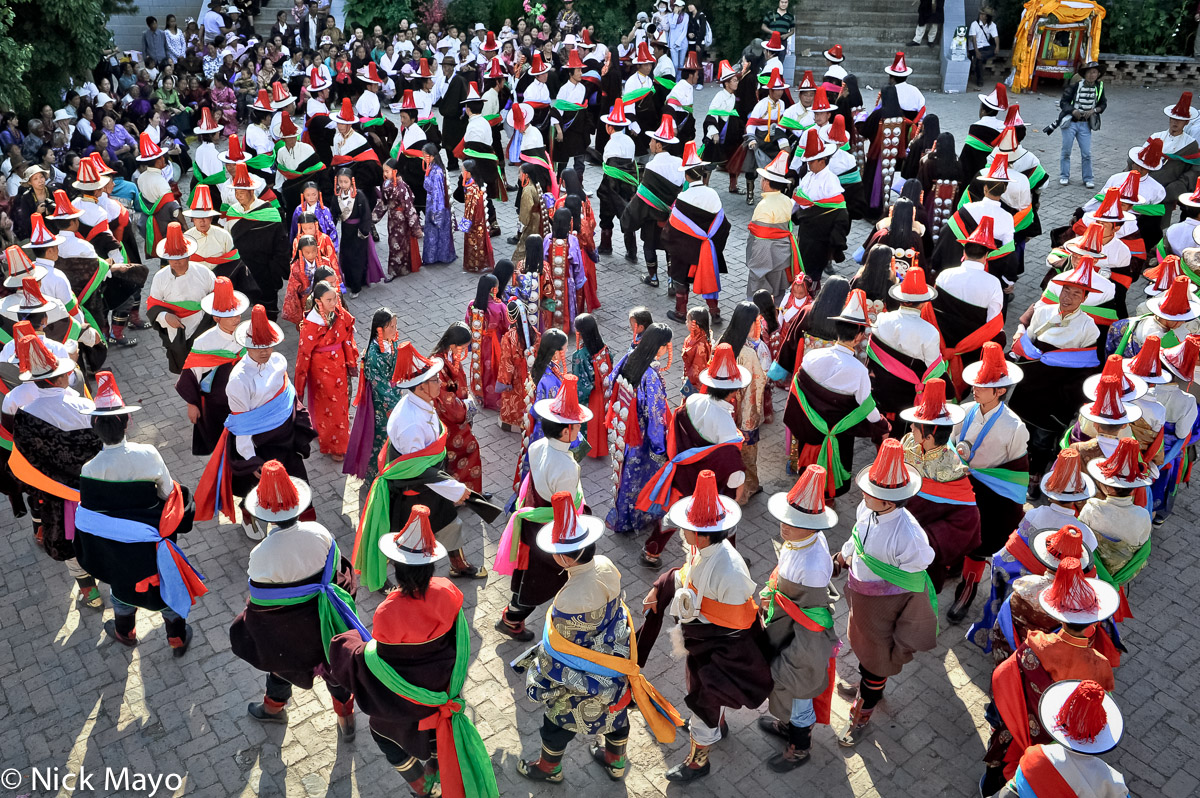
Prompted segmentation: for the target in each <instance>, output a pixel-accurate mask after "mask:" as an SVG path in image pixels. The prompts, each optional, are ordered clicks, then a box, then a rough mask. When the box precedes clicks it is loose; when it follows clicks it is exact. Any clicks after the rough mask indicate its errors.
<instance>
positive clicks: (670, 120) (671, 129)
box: [654, 114, 675, 139]
mask: <svg viewBox="0 0 1200 798" xmlns="http://www.w3.org/2000/svg"><path fill="white" fill-rule="evenodd" d="M654 136H655V137H657V138H659V139H673V138H675V118H674V117H673V116H671V115H670V114H663V118H662V122H660V123H659V124H658V130H656V131H654Z"/></svg>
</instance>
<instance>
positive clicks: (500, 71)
mask: <svg viewBox="0 0 1200 798" xmlns="http://www.w3.org/2000/svg"><path fill="white" fill-rule="evenodd" d="M484 77H486V78H487V79H488V80H499V79H500V78H502V77H504V62H503V61H501V60H500V59H499V58H493V59H492V60H491V61H490V62H489V64H488V71H487V74H486V75H484Z"/></svg>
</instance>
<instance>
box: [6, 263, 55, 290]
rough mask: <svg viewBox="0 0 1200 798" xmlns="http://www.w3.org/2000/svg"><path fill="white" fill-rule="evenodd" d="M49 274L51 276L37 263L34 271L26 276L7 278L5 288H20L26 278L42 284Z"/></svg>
mask: <svg viewBox="0 0 1200 798" xmlns="http://www.w3.org/2000/svg"><path fill="white" fill-rule="evenodd" d="M47 274H49V272H47V271H46V267H45V266H39V265H38V264H36V263H35V264H33V271H28V272H25V273H24V274H15V275H9V276H8V277H5V278H4V287H5V288H20V287H21V283H22V282H23V281H24V280H25V279H26V278H33V279H34V280H36V281H37V282H39V283H40V282H41V281H42V278H43V277H45V276H46V275H47Z"/></svg>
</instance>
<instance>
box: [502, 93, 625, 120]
mask: <svg viewBox="0 0 1200 798" xmlns="http://www.w3.org/2000/svg"><path fill="white" fill-rule="evenodd" d="M513 108H514V109H519V108H520V104H514V105H513ZM515 113H520V114H522V118H524V112H523V111H520V110H516V111H515ZM514 118H515V117H514ZM608 124H610V125H614V126H615V125H627V124H629V119H628V118H626V116H625V101H624V100H622V99H621V98H620V97H618V98H616V99H615V100H613V105H612V110H611V111H609V113H608Z"/></svg>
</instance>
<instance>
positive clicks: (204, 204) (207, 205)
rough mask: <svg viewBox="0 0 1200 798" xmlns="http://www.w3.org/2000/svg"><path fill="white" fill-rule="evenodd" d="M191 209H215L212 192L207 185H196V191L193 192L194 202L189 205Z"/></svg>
mask: <svg viewBox="0 0 1200 798" xmlns="http://www.w3.org/2000/svg"><path fill="white" fill-rule="evenodd" d="M188 210H190V211H211V210H215V209H214V208H213V204H212V192H211V191H210V190H209V188H208V186H206V185H203V184H201V185H198V186H196V192H195V193H194V194H192V204H191V205H190V206H188Z"/></svg>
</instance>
